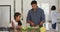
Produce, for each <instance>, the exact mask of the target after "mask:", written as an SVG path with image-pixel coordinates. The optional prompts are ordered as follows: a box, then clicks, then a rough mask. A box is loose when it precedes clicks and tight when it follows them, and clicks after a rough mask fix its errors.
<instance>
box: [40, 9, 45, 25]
mask: <svg viewBox="0 0 60 32" xmlns="http://www.w3.org/2000/svg"><path fill="white" fill-rule="evenodd" d="M44 22H45V14H44V11H43V10H42V13H41V21H40V25H43V23H44Z"/></svg>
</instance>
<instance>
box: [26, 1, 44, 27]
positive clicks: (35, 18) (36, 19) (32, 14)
mask: <svg viewBox="0 0 60 32" xmlns="http://www.w3.org/2000/svg"><path fill="white" fill-rule="evenodd" d="M31 6H32V9H31V10H29V12H28V15H27V23H29V24H30V26H37V25H38V26H43V22H44V21H45V15H44V11H43V10H42V9H41V8H39V7H38V6H37V1H32V2H31Z"/></svg>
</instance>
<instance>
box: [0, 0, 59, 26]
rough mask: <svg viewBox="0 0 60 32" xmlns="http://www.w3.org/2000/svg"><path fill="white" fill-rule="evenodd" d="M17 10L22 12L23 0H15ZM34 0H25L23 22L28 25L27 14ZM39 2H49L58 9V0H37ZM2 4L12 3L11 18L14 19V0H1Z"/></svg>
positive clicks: (0, 3)
mask: <svg viewBox="0 0 60 32" xmlns="http://www.w3.org/2000/svg"><path fill="white" fill-rule="evenodd" d="M15 1H16V3H15V7H16V8H15V10H16V11H15V12H20V13H21V11H22V10H21V0H15ZM31 1H32V0H23V18H24V19H23V24H24V25H26V16H27V12H28V10H29V9H30V8H31V5H30V3H31ZM36 1H38V3H39V4H40V3H49V4H50V8H51V6H52V5H56V7H57V11H58V0H36ZM0 5H11V20H12V19H13V15H14V0H0ZM59 5H60V4H59Z"/></svg>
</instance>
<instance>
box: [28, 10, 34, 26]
mask: <svg viewBox="0 0 60 32" xmlns="http://www.w3.org/2000/svg"><path fill="white" fill-rule="evenodd" d="M27 23H29V24H31V25H34V23H33V21H32V20H31V15H30V11H29V12H28V15H27Z"/></svg>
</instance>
